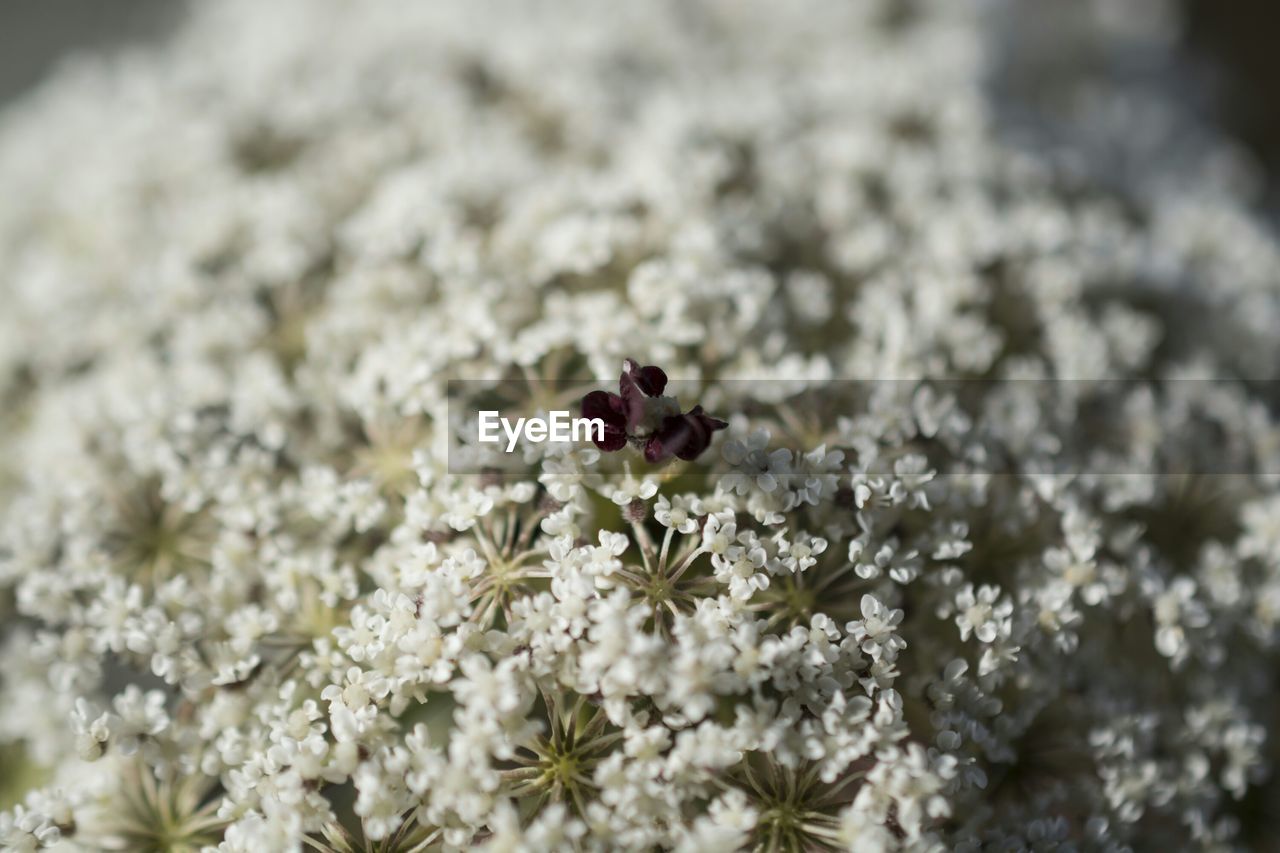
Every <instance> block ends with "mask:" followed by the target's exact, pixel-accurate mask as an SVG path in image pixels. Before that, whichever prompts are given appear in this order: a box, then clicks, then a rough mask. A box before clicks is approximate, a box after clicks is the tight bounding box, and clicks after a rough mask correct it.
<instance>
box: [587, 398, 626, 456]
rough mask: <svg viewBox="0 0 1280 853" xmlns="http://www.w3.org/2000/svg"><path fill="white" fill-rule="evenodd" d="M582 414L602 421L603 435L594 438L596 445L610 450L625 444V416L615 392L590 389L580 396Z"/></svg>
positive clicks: (617, 448)
mask: <svg viewBox="0 0 1280 853" xmlns="http://www.w3.org/2000/svg"><path fill="white" fill-rule="evenodd" d="M582 416H583V417H584V418H599V419H600V420H602V421H604V437H603V438H598V439H595V443H596V447H599V448H600V449H601V450H607V451H610V452H612V451H614V450H621V449H622V448H624V447H626V446H627V416H626V415H625V414H624V413H623V403H622V398H621V397H619V396H618V395H617V394H610V393H609V392H608V391H592V392H591V393H590V394H588V395H587V396H585V397H583V398H582Z"/></svg>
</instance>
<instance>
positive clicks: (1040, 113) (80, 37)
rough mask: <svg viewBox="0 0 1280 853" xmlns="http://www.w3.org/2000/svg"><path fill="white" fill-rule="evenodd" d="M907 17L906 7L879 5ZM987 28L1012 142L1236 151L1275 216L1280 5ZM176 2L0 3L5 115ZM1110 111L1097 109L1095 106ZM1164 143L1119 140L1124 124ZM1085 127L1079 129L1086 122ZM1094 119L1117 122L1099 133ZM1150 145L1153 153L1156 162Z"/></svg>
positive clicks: (1044, 7) (1096, 161)
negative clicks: (1160, 128)
mask: <svg viewBox="0 0 1280 853" xmlns="http://www.w3.org/2000/svg"><path fill="white" fill-rule="evenodd" d="M888 2H890V3H891V4H896V5H898V6H900V7H902V8H903V9H904V10H907V11H909V8H910V6H912V5H913V4H914V3H925V2H936V0H888ZM969 2H977V3H981V4H982V5H983V6H984V7H986V8H987V11H988V13H989V15H990V21H991V25H990V28H989V30H990V33H991V46H990V58H991V79H990V90H991V93H992V97H993V102H994V105H995V106H996V114H997V116H998V118H999V120H1000V122H1001V124H1002V127H1003V129H1004V130H1006V131H1007V132H1008V133H1009V135H1010V137H1011V138H1012V139H1014V140H1016V141H1019V142H1022V143H1023V144H1025V145H1027V146H1029V147H1032V148H1034V149H1036V150H1037V151H1038V152H1039V153H1042V154H1044V155H1045V156H1049V157H1053V158H1057V159H1059V160H1061V161H1062V162H1063V164H1064V165H1067V166H1068V167H1074V168H1082V169H1087V170H1089V171H1091V172H1093V173H1095V177H1096V176H1097V173H1098V172H1100V171H1101V172H1104V173H1108V174H1107V177H1109V178H1110V179H1113V180H1116V181H1120V182H1122V183H1123V182H1128V181H1129V180H1130V179H1131V178H1132V172H1134V171H1138V170H1135V169H1132V168H1130V167H1129V166H1128V165H1126V164H1136V163H1141V164H1142V166H1143V168H1142V170H1141V171H1144V172H1148V173H1149V172H1150V170H1151V164H1152V161H1153V160H1156V161H1158V162H1159V163H1160V164H1162V167H1163V170H1164V171H1165V172H1166V175H1167V177H1169V178H1170V179H1174V180H1176V177H1177V175H1178V174H1179V172H1181V171H1182V170H1183V169H1184V168H1189V167H1191V166H1192V165H1193V164H1194V161H1195V159H1196V157H1197V152H1199V151H1201V150H1203V144H1202V143H1203V142H1204V141H1205V137H1215V136H1220V135H1224V134H1225V135H1226V136H1228V137H1231V138H1233V139H1234V140H1235V141H1236V142H1238V143H1239V145H1240V146H1241V152H1242V154H1243V157H1241V163H1233V164H1231V166H1230V168H1233V169H1245V170H1247V171H1248V175H1247V178H1248V180H1247V181H1243V182H1242V183H1249V184H1255V185H1256V186H1257V188H1258V189H1257V192H1258V195H1257V197H1256V198H1254V199H1253V202H1254V203H1255V205H1257V206H1258V207H1261V208H1264V209H1265V211H1266V213H1268V214H1269V215H1270V216H1271V217H1272V219H1273V221H1275V217H1276V215H1277V214H1280V50H1277V49H1276V46H1275V34H1276V33H1278V32H1280V3H1278V2H1276V0H1230V2H1226V1H1225V0H969ZM186 5H187V3H184V2H181V0H111V2H102V0H4V2H3V3H0V108H2V107H3V105H4V104H5V103H7V102H9V101H11V100H12V99H14V98H17V97H20V96H21V94H22V93H23V92H25V91H27V90H29V89H31V88H32V87H35V86H38V85H39V83H40V81H41V80H42V79H43V78H45V77H46V76H48V75H49V74H50V73H51V72H52V71H53V70H54V69H56V68H57V66H58V65H59V64H60V63H62V62H66V61H70V58H72V57H74V56H76V55H77V54H81V53H83V52H86V51H89V52H94V53H99V54H101V53H107V54H110V53H111V52H113V51H118V50H120V49H121V48H122V47H127V46H130V45H138V44H145V43H147V42H148V41H155V40H160V39H163V38H164V36H165V34H166V33H169V32H171V31H172V30H173V29H174V28H175V27H176V26H178V25H179V23H180V22H181V19H182V16H183V11H184V9H185V7H186ZM1100 103H1102V104H1105V107H1104V108H1103V109H1099V104H1100ZM1153 112H1154V113H1159V114H1161V116H1162V119H1163V123H1164V124H1165V126H1166V127H1167V132H1166V133H1162V134H1157V135H1154V136H1153V135H1152V134H1150V133H1148V134H1146V136H1147V137H1149V138H1146V139H1143V138H1138V137H1139V135H1138V134H1132V133H1128V132H1127V128H1128V126H1129V124H1130V122H1129V121H1126V118H1130V119H1134V124H1139V122H1137V121H1136V117H1137V116H1138V115H1142V116H1143V119H1144V120H1143V122H1141V125H1142V126H1144V127H1152V126H1154V125H1153V124H1152V123H1151V121H1150V119H1151V113H1153ZM1086 115H1087V116H1088V119H1087V120H1085V119H1084V118H1083V117H1084V116H1086ZM1100 115H1110V116H1113V117H1114V122H1112V121H1107V122H1102V121H1100V120H1099V116H1100ZM1153 146H1154V147H1155V150H1153Z"/></svg>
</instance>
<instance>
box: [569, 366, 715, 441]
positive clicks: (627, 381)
mask: <svg viewBox="0 0 1280 853" xmlns="http://www.w3.org/2000/svg"><path fill="white" fill-rule="evenodd" d="M666 387H667V374H666V373H665V372H663V370H662V368H660V367H657V366H655V365H652V364H650V365H646V366H643V367H642V366H640V364H639V363H638V362H636V361H634V360H632V359H627V360H626V361H624V362H623V365H622V375H621V376H620V377H619V378H618V391H619V392H620V393H618V394H612V393H610V392H608V391H592V392H591V393H590V394H587V396H585V397H583V398H582V416H583V417H585V418H599V419H600V420H601V421H603V422H604V437H603V438H601V439H595V444H596V446H597V447H599V448H600V449H601V450H604V451H609V452H612V451H615V450H621V449H622V448H623V447H625V446H626V445H627V443H628V441H631V442H633V443H635V444H636V445H637V446H643V448H644V458H645V459H646V460H647V461H649V462H651V463H657V462H662V461H665V460H667V459H670V458H671V457H673V456H674V457H676V458H678V459H684V460H686V461H689V460H692V459H696V458H697V457H698V456H699V455H700V454H701V453H702V452H703V451H704V450H706V449H707V447H709V446H710V444H711V436H712V433H714V432H716V431H717V430H722V429H724V428H725V427H727V426H728V424H726V423H725V422H724V421H722V420H718V419H716V418H713V417H711V416H710V415H708V414H706V413H705V412H703V411H702V407H701V406H694V407H693V409H691V410H690V411H688V412H686V413H684V414H680V413H678V411H677V413H676V414H669V415H666V416H665V417H663V418H662V420H661V422H660V423H659V424H658V425H657V427H656V429H655V428H654V426H653V419H654V418H655V417H657V416H658V415H657V413H656V412H655V413H651V409H650V404H649V403H648V402H647V401H648V400H650V399H652V398H656V397H661V396H662V392H663V391H665V390H666ZM668 404H669V405H670V407H671V409H669V410H674V409H675V405H676V404H675V401H674V400H669V401H667V402H666V403H665V404H660V405H668ZM657 411H658V412H661V411H662V409H661V407H660V408H659V409H658V410H657ZM646 421H647V423H646ZM650 430H652V431H650Z"/></svg>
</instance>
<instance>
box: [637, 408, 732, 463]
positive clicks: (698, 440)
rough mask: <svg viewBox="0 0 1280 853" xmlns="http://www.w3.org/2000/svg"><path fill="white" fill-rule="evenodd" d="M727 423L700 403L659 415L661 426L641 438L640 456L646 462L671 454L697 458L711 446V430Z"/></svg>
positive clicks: (722, 426) (679, 457)
mask: <svg viewBox="0 0 1280 853" xmlns="http://www.w3.org/2000/svg"><path fill="white" fill-rule="evenodd" d="M728 426H729V425H728V424H727V423H725V422H724V421H722V420H719V419H717V418H713V417H711V416H710V415H707V414H704V413H703V411H702V407H701V406H694V407H693V408H692V409H691V410H690V411H689V412H687V413H685V414H683V415H670V416H668V417H666V418H663V420H662V426H661V427H660V428H659V429H658V431H657V432H656V433H654V435H653V437H652V438H650V439H649V440H648V441H647V442H645V445H644V458H645V460H646V461H648V462H661V461H662V460H664V459H668V458H670V457H672V456H675V457H676V458H677V459H683V460H685V461H686V462H688V461H690V460H693V459H697V458H698V456H700V455H701V454H702V451H704V450H706V449H707V448H708V447H710V446H711V434H712V433H714V432H715V431H716V430H721V429H725V428H726V427H728Z"/></svg>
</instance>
